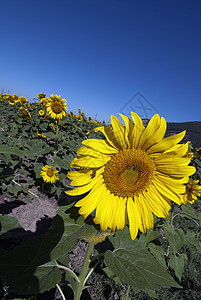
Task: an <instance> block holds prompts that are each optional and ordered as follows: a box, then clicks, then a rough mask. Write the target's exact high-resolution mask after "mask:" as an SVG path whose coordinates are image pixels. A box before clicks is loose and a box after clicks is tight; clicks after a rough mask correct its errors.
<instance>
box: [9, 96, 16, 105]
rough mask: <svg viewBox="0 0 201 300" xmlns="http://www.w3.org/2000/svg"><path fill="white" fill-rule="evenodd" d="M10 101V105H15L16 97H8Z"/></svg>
mask: <svg viewBox="0 0 201 300" xmlns="http://www.w3.org/2000/svg"><path fill="white" fill-rule="evenodd" d="M8 103H9V104H10V105H15V103H16V101H15V99H13V97H12V96H11V97H10V98H9V99H8Z"/></svg>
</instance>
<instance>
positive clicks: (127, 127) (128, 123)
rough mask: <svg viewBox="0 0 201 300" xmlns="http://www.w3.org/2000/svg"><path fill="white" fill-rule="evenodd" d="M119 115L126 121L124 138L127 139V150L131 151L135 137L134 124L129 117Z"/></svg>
mask: <svg viewBox="0 0 201 300" xmlns="http://www.w3.org/2000/svg"><path fill="white" fill-rule="evenodd" d="M119 115H120V116H121V117H122V119H123V120H124V123H125V132H124V138H125V142H126V144H127V148H128V149H130V148H131V147H132V145H133V136H132V132H133V122H132V121H131V119H129V118H128V117H127V116H124V115H122V114H119Z"/></svg>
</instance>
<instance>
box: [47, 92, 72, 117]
mask: <svg viewBox="0 0 201 300" xmlns="http://www.w3.org/2000/svg"><path fill="white" fill-rule="evenodd" d="M46 107H47V112H48V113H49V114H50V116H51V118H53V119H62V118H63V117H65V116H66V112H65V110H67V106H66V100H65V99H61V96H57V95H53V94H52V95H51V96H50V97H49V98H48V103H47V104H46Z"/></svg>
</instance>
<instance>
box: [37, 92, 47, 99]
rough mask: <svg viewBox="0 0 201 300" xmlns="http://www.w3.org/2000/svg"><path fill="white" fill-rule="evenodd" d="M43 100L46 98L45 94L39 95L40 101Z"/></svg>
mask: <svg viewBox="0 0 201 300" xmlns="http://www.w3.org/2000/svg"><path fill="white" fill-rule="evenodd" d="M43 98H46V95H45V94H43V93H39V94H38V99H40V100H41V99H43Z"/></svg>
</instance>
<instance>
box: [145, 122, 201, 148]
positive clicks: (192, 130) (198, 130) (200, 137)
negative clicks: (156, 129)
mask: <svg viewBox="0 0 201 300" xmlns="http://www.w3.org/2000/svg"><path fill="white" fill-rule="evenodd" d="M142 121H143V124H144V125H145V126H146V125H147V124H148V122H149V119H143V120H142ZM183 130H186V135H185V137H184V139H183V140H182V142H187V141H191V143H192V144H193V145H194V147H196V148H200V147H201V122H200V121H193V122H182V123H176V122H167V131H166V135H165V136H170V135H172V134H176V133H179V132H181V131H183Z"/></svg>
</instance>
